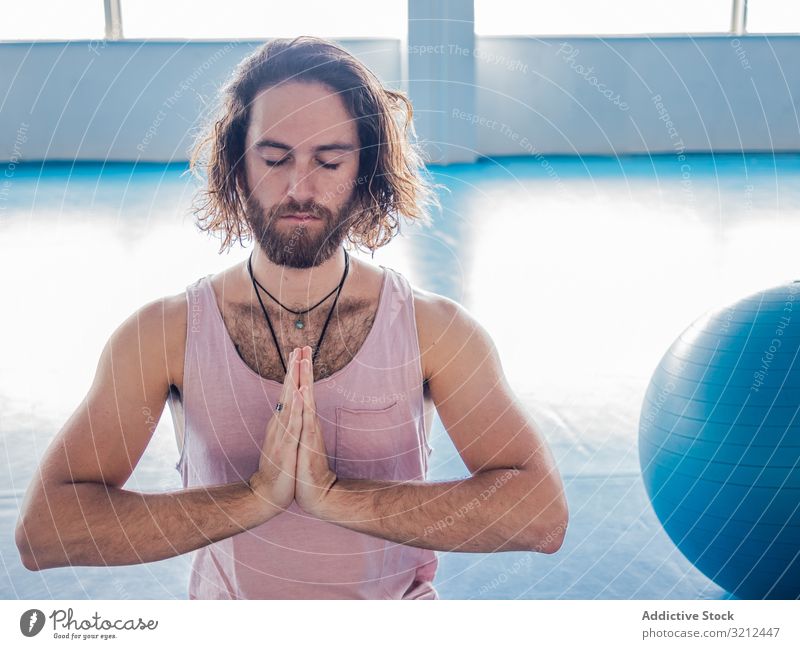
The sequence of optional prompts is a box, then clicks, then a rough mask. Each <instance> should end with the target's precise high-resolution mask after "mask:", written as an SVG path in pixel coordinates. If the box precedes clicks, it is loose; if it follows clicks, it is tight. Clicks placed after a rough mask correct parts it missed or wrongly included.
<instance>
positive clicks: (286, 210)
mask: <svg viewBox="0 0 800 649" xmlns="http://www.w3.org/2000/svg"><path fill="white" fill-rule="evenodd" d="M270 212H271V217H272V218H273V219H279V218H282V217H284V216H286V215H288V214H311V215H312V216H315V217H317V218H327V219H329V218H330V217H331V211H330V210H329V209H328V208H326V207H323V206H322V205H318V204H316V203H310V204H308V205H300V204H299V203H294V204H292V203H290V204H288V205H279V206H278V207H275V208H273V209H272V210H270Z"/></svg>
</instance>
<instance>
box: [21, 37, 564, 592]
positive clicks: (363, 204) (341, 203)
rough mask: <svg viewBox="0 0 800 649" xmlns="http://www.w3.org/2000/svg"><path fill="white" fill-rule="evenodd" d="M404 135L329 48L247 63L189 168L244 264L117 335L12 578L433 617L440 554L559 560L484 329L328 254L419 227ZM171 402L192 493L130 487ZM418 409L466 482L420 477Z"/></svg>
mask: <svg viewBox="0 0 800 649" xmlns="http://www.w3.org/2000/svg"><path fill="white" fill-rule="evenodd" d="M398 116H399V117H400V118H403V117H404V118H405V124H403V123H402V122H403V120H402V119H398ZM410 118H411V109H410V104H409V103H408V100H407V99H406V98H405V97H404V95H402V94H401V93H398V92H394V91H391V90H388V89H385V88H383V87H382V86H381V84H380V83H379V82H378V81H377V79H376V78H375V77H374V76H373V75H372V74H371V72H369V70H367V69H366V68H365V67H364V66H363V65H362V64H361V63H359V62H358V61H357V60H356V59H355V58H354V57H352V56H351V55H349V54H348V53H347V52H346V51H344V50H342V49H341V48H339V47H337V46H335V45H333V44H332V43H329V42H327V41H323V40H321V39H315V38H310V37H300V38H298V39H295V40H292V41H289V40H283V39H281V40H274V41H271V42H269V43H267V44H266V45H265V46H264V47H262V48H261V49H259V50H258V51H257V52H255V53H254V54H253V55H251V56H250V57H248V58H247V59H246V60H245V61H244V62H243V63H242V64H241V65H240V66H239V68H238V69H237V70H236V72H235V74H234V75H233V77H232V79H231V81H230V83H229V84H228V86H227V87H226V89H225V102H224V105H223V109H222V111H221V114H220V116H219V118H218V119H217V120H216V122H215V123H214V124H213V125H212V128H211V129H210V131H209V134H208V136H207V137H206V139H204V140H201V142H200V143H199V145H198V149H197V151H196V153H195V155H194V156H193V159H192V165H193V168H195V169H197V168H198V167H200V166H203V165H204V167H205V170H206V172H207V179H208V187H207V188H206V190H205V191H204V192H203V193H202V194H201V198H202V200H201V202H200V204H199V205H198V207H197V212H198V216H199V224H200V227H201V228H202V229H204V230H206V231H208V232H214V233H219V234H220V237H221V239H222V247H223V248H225V247H229V246H230V245H231V244H232V242H234V241H236V240H239V241H242V240H243V239H244V238H247V237H252V238H253V239H254V240H255V243H256V245H255V246H254V248H253V251H252V253H251V256H250V258H249V259H248V260H247V262H245V263H240V264H236V265H234V266H232V267H231V268H229V269H227V270H226V271H224V272H222V273H219V274H218V275H213V276H212V275H209V276H207V277H204V278H201V279H199V280H197V281H196V282H194V283H193V284H192V285H190V286H189V287H187V290H186V292H184V293H180V294H178V295H174V296H169V297H165V298H163V299H160V300H157V301H154V302H152V303H150V304H147V305H145V306H143V307H142V308H141V309H139V310H138V311H136V312H135V313H134V314H133V315H132V316H131V317H130V318H128V319H127V320H126V321H125V322H124V323H122V324H121V325H120V327H119V328H118V329H117V330H116V331H115V332H114V333H113V334H112V336H111V338H110V339H109V341H108V343H107V344H106V346H105V348H104V350H103V352H102V355H101V358H100V362H99V365H98V369H97V374H96V377H95V379H94V382H93V384H92V386H91V388H90V390H89V393H88V394H87V396H86V398H85V399H84V401H83V402H82V403H81V404H80V406H79V407H78V409H77V410H76V411H75V413H74V414H73V416H72V417H71V418H70V419H69V420H68V421H67V423H66V425H65V426H64V427H63V429H62V430H61V431H60V432H59V434H58V435H57V436H56V438H55V440H54V441H53V442H52V443H51V445H50V447H49V448H48V450H47V452H46V454H45V456H44V458H43V459H42V463H41V467H40V472H39V475H38V476H37V478H36V479H35V480H34V481H33V482H32V484H31V486H30V488H29V490H28V493H27V494H26V499H25V503H24V506H23V511H22V515H21V517H20V520H19V523H18V526H17V535H16V541H17V545H18V547H19V550H20V554H21V557H22V561H23V563H24V565H25V566H26V567H27V568H29V569H31V570H40V569H43V568H52V567H57V566H66V565H128V564H133V563H143V562H150V561H157V560H160V559H164V558H168V557H171V556H175V555H178V554H182V553H185V552H190V551H196V552H195V555H194V560H193V564H192V575H191V579H190V583H189V597H190V598H193V599H194V598H230V599H236V598H287V599H288V598H315V599H321V598H395V599H401V598H402V599H415V598H430V599H435V598H437V597H438V594H437V592H436V589H435V588H434V587H433V585H432V581H433V578H434V575H435V570H436V566H437V559H436V554H435V551H436V550H446V551H456V552H493V551H508V550H530V551H536V552H543V553H552V552H555V551H556V550H558V548H559V547H560V546H561V544H562V541H563V537H564V534H565V531H566V525H567V518H568V512H567V505H566V501H565V498H564V494H563V487H562V484H561V480H560V477H559V475H558V472H557V470H556V468H555V465H554V462H553V459H552V457H551V454H550V453H549V451H548V449H547V446H546V444H545V442H544V441H543V439H542V438H541V436H540V434H539V433H538V432H537V431H536V429H535V427H534V425H533V424H532V422H531V421H530V419H529V418H528V416H527V414H526V412H525V411H524V409H523V407H522V406H521V405H520V404H519V402H518V400H517V399H516V398H515V396H514V394H513V393H512V391H511V389H510V387H509V385H508V383H507V382H506V380H505V377H504V375H503V372H502V368H501V365H500V361H499V358H498V354H497V351H496V348H495V346H494V344H493V342H492V341H491V339H490V338H489V336H488V334H487V332H486V331H485V329H483V328H482V327H481V326H480V325H479V324H478V323H477V322H475V320H474V319H473V318H472V317H471V316H470V314H469V313H468V312H467V311H466V310H465V309H463V308H462V307H460V306H459V305H458V304H457V303H455V302H454V301H452V300H449V299H447V298H444V297H441V296H438V295H435V294H433V293H429V292H425V291H422V290H419V289H416V288H412V287H411V286H410V284H409V283H408V282H407V280H406V279H405V278H404V277H403V276H402V275H401V274H400V273H398V272H396V271H394V270H393V269H391V268H384V267H382V266H381V267H380V268H377V267H375V266H373V265H371V264H368V263H365V262H362V261H360V260H356V259H351V258H350V256H349V254H348V253H347V251H346V249H345V247H344V246H343V242H344V240H345V238H346V239H347V240H348V241H349V242H350V243H353V244H356V245H360V246H364V247H366V248H368V249H371V250H373V251H374V250H375V249H376V248H378V247H380V246H381V245H385V244H386V243H388V241H390V240H391V238H392V237H393V236H394V234H395V233H396V231H397V230H398V229H399V222H398V217H399V216H403V217H405V218H406V219H408V220H409V221H413V220H415V219H417V220H424V219H425V218H426V215H427V213H426V211H425V209H424V207H425V204H426V202H429V201H430V200H431V199H432V188H431V186H430V185H428V184H427V183H426V181H425V180H424V179H423V178H422V177H421V176H420V175H419V167H420V158H419V156H418V153H417V151H416V149H415V148H414V146H412V144H411V143H410V142H409V141H408V138H407V129H408V128H409V127H410ZM168 399H169V403H170V406H171V409H172V414H173V418H174V421H175V424H176V432H177V434H178V438H179V445H180V448H181V455H180V460H179V462H178V464H177V465H176V468H177V469H178V470H179V471H180V472H181V476H182V480H183V485H184V487H185V488H184V489H182V490H179V491H173V492H170V493H162V494H141V493H135V492H132V491H128V490H124V489H122V487H123V485H124V484H125V482H126V480H127V479H128V477H129V476H130V474H131V473H132V471H133V469H134V468H135V466H136V464H137V462H138V460H139V458H140V457H141V455H142V453H143V452H144V450H145V448H146V446H147V444H148V441H149V439H150V437H151V435H152V433H153V430H154V427H155V423H156V422H157V421H158V418H159V417H160V416H161V414H162V412H163V409H164V404H165V403H166V402H167V400H168ZM434 407H435V408H436V409H437V412H438V414H439V416H440V418H441V420H442V423H443V424H444V426H445V428H446V430H447V433H448V434H449V435H450V437H451V438H452V440H453V442H454V444H455V446H456V448H457V449H458V451H459V453H460V454H461V457H462V458H463V460H464V462H465V464H466V466H467V467H468V469H469V470H470V473H471V474H472V475H471V477H469V478H466V479H458V480H450V481H446V482H438V483H433V482H427V481H426V480H425V477H426V473H427V468H428V456H429V453H430V446H429V444H428V434H429V431H430V429H431V421H432V415H433V408H434Z"/></svg>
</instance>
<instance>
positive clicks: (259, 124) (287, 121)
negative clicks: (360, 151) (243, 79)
mask: <svg viewBox="0 0 800 649" xmlns="http://www.w3.org/2000/svg"><path fill="white" fill-rule="evenodd" d="M260 139H274V140H278V141H281V142H285V143H287V144H289V145H290V146H292V147H295V146H296V147H298V148H313V147H314V146H315V145H317V144H321V143H325V142H330V141H334V140H336V141H347V142H350V143H352V144H353V145H356V144H357V143H358V130H357V127H356V122H355V120H354V119H353V118H352V116H351V115H350V113H349V112H348V110H347V108H346V107H345V105H344V102H343V101H342V100H341V98H340V97H339V96H338V95H337V94H336V92H335V91H334V90H333V89H331V88H328V87H327V86H324V85H322V84H320V83H304V82H303V83H301V82H289V83H284V84H281V85H279V86H273V87H271V88H266V89H264V90H262V91H261V92H259V93H258V94H257V95H256V96H255V97H254V99H253V103H252V104H251V106H250V124H249V126H248V129H247V140H248V146H252V145H253V143H254V142H257V141H258V140H260Z"/></svg>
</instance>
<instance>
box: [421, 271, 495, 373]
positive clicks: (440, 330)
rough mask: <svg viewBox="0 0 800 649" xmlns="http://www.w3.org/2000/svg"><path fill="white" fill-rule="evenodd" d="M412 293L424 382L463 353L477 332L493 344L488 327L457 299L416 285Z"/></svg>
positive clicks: (488, 342)
mask: <svg viewBox="0 0 800 649" xmlns="http://www.w3.org/2000/svg"><path fill="white" fill-rule="evenodd" d="M412 294H413V297H414V314H415V319H416V325H417V336H418V339H419V347H420V356H421V361H422V371H423V376H424V378H425V381H428V380H429V379H430V378H431V377H432V376H433V375H434V374H435V373H437V372H438V371H439V369H440V368H441V367H442V364H443V363H445V364H446V363H447V362H452V361H453V360H454V358H455V357H456V356H457V355H458V354H459V352H464V351H465V347H464V345H465V343H466V341H467V340H469V339H470V338H472V337H473V336H474V335H475V334H476V333H477V334H479V335H480V336H481V337H482V338H483V339H484V341H485V342H486V343H487V344H489V345H490V346H493V344H492V343H491V340H490V339H489V338H488V334H487V333H486V331H485V329H484V328H483V327H482V326H481V325H480V324H479V323H478V322H477V320H476V319H475V318H474V317H473V316H472V314H470V312H469V311H468V310H467V309H466V308H465V307H463V306H462V305H461V304H459V303H458V302H456V301H455V300H452V299H451V298H449V297H446V296H444V295H439V294H438V293H433V292H431V291H426V290H424V289H421V288H418V287H415V286H412Z"/></svg>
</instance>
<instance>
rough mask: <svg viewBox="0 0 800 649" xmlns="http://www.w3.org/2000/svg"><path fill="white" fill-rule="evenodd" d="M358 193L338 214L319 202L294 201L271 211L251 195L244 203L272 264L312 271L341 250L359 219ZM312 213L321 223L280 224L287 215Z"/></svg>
mask: <svg viewBox="0 0 800 649" xmlns="http://www.w3.org/2000/svg"><path fill="white" fill-rule="evenodd" d="M355 203H356V197H355V194H354V195H353V196H351V197H350V199H348V201H347V202H346V203H345V204H344V205H342V206H341V207H340V208H339V209H338V210H337V211H336V212H335V213H334V212H332V211H331V210H329V209H328V208H326V207H323V206H322V205H319V204H318V203H314V202H311V201H309V202H308V203H305V204H303V205H301V204H300V203H298V202H297V201H295V200H294V199H290V200H289V201H287V202H285V203H282V204H278V205H276V206H274V207H272V208H270V209H269V210H265V209H264V206H263V205H262V204H261V203H260V202H259V200H258V199H257V198H255V197H254V196H253V195H252V194H249V195H248V196H247V198H246V200H245V215H246V217H247V223H248V225H249V226H250V229H251V230H252V233H253V238H254V239H255V242H256V244H257V245H258V246H260V247H261V250H262V251H263V252H264V254H265V255H266V256H267V259H269V260H270V261H271V262H272V263H273V264H278V265H280V266H287V267H289V268H313V267H314V266H319V265H320V264H322V263H324V262H325V261H327V260H328V259H330V257H331V256H332V255H333V254H334V253H335V252H336V251H337V250H338V249H339V248H340V246H341V245H342V241H344V238H345V237H346V236H347V232H348V229H349V227H350V225H351V224H352V223H353V220H354V217H355V216H356V214H355V211H354V209H353V208H354V206H355ZM294 213H300V214H311V215H313V216H316V217H318V218H319V221H312V222H310V223H309V224H306V223H291V227H289V226H288V225H287V224H286V223H279V221H280V219H281V217H283V216H285V215H287V214H294Z"/></svg>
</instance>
